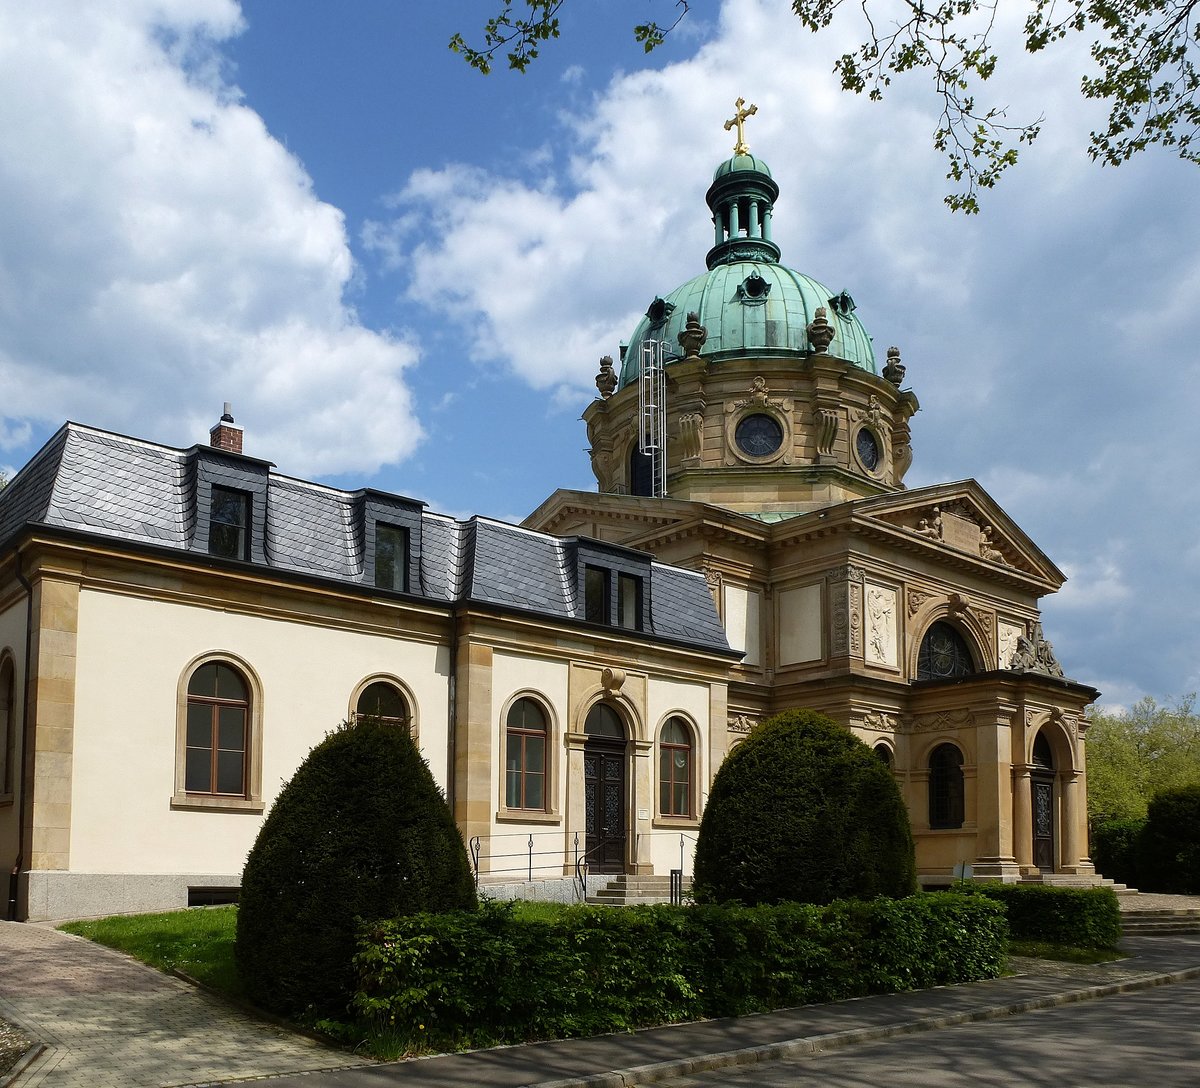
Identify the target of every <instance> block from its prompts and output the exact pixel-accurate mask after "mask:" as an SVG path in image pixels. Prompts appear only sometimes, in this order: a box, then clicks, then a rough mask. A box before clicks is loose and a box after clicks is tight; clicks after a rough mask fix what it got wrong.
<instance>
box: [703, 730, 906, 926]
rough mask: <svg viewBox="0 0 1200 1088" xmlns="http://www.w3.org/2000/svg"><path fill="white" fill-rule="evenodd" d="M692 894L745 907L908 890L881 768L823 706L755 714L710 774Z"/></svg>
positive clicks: (902, 838)
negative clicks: (754, 722) (762, 717)
mask: <svg viewBox="0 0 1200 1088" xmlns="http://www.w3.org/2000/svg"><path fill="white" fill-rule="evenodd" d="M693 890H694V894H695V897H696V899H697V900H698V901H699V902H702V903H744V904H747V905H754V904H758V903H783V902H789V901H790V902H798V903H829V902H832V901H833V900H835V899H847V898H859V899H871V898H874V897H875V896H880V895H883V896H894V897H901V896H905V895H910V894H912V893H913V892H914V891H915V890H916V864H915V861H914V856H913V842H912V832H911V830H910V829H909V823H908V812H907V810H906V809H905V807H904V801H903V799H902V798H901V796H900V790H899V788H898V787H897V785H896V781H895V779H894V778H893V777H892V773H891V771H890V770H888V768H887V767H886V766H885V765H884V764H883V763H882V762H881V761H880V760H879V758H878V757H877V756H876V755H875V754H874V753H873V752H872V751H871V749H870V748H868V747H867V746H866V745H865V744H864V743H863V742H862V741H860V740H859V739H858V738H857V737H855V736H854V735H853V734H852V733H850V731H849V730H847V729H845V728H844V727H843V726H840V725H838V724H837V723H836V722H834V721H832V720H831V719H829V718H827V717H825V716H824V715H822V714H817V713H815V712H814V711H811V710H789V711H787V712H785V713H783V714H779V715H776V716H775V717H773V718H769V719H767V720H766V721H763V722H762V723H760V724H759V725H758V726H756V727H755V728H754V730H753V731H752V732H751V733H750V734H749V736H747V737H746V739H745V740H744V741H743V742H742V743H741V744H740V745H739V746H738V747H737V748H735V749H734V750H733V751H732V752H731V753H730V754H729V756H728V757H727V758H726V760H725V762H724V763H722V764H721V767H720V769H719V770H718V771H717V777H716V780H715V781H714V782H713V787H712V791H711V793H710V795H709V798H708V805H707V807H706V808H705V810H704V818H703V820H702V821H701V823H700V835H699V840H698V842H697V844H696V869H695V880H694V888H693Z"/></svg>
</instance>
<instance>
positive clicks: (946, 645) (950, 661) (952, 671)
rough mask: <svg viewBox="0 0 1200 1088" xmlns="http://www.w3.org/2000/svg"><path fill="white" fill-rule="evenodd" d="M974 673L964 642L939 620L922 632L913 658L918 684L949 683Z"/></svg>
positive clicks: (949, 626)
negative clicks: (936, 681) (915, 661)
mask: <svg viewBox="0 0 1200 1088" xmlns="http://www.w3.org/2000/svg"><path fill="white" fill-rule="evenodd" d="M974 671H975V661H974V659H973V658H972V657H971V649H970V647H969V646H967V642H966V639H964V638H963V637H962V635H960V634H959V633H958V631H956V630H955V629H954V628H953V627H952V626H951V625H950V624H948V623H946V622H945V621H944V620H939V621H938V622H937V623H935V624H933V626H932V627H930V628H929V630H928V631H926V632H925V637H924V638H923V639H922V640H921V649H920V652H919V653H918V654H917V679H918V680H952V679H957V678H958V677H960V676H970V675H971V674H972V673H973V672H974Z"/></svg>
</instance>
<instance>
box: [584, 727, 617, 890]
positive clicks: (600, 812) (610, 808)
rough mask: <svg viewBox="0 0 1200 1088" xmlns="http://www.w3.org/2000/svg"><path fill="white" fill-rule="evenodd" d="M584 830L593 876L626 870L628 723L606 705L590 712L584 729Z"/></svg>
mask: <svg viewBox="0 0 1200 1088" xmlns="http://www.w3.org/2000/svg"><path fill="white" fill-rule="evenodd" d="M583 731H584V733H585V734H586V735H587V740H586V741H585V742H584V746H583V795H584V829H585V833H586V834H585V837H586V847H585V848H586V850H587V858H588V863H589V865H590V867H591V869H592V871H593V872H600V873H619V872H622V871H623V870H624V868H625V810H626V807H627V803H626V798H627V795H628V787H627V774H626V768H627V760H626V758H625V747H626V744H625V742H626V734H625V723H624V722H622V721H621V717H620V715H619V714H618V713H617V712H616V711H615V710H613V708H612V707H611V706H609V705H608V704H606V703H597V704H596V705H595V706H594V707H592V709H591V710H589V711H588V716H587V719H586V721H585V722H584V725H583Z"/></svg>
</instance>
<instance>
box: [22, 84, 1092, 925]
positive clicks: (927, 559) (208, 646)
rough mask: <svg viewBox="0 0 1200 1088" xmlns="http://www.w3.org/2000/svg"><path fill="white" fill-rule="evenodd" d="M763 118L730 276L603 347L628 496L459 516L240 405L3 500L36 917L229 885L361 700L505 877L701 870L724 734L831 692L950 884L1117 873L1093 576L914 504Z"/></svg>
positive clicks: (532, 887)
mask: <svg viewBox="0 0 1200 1088" xmlns="http://www.w3.org/2000/svg"><path fill="white" fill-rule="evenodd" d="M743 105H744V104H743V103H742V102H741V101H740V100H739V103H738V113H737V115H736V116H735V118H734V120H733V121H731V122H730V123H729V124H728V125H727V126H726V127H727V128H729V127H732V126H733V125H735V124H736V126H737V129H738V142H737V146H736V147H735V149H734V154H733V156H732V157H731V158H729V159H728V160H726V161H725V162H723V163H722V164H721V165H720V166H719V167H718V168H717V171H716V174H715V176H714V178H713V182H712V185H711V187H710V188H709V190H708V195H707V201H708V205H709V209H710V211H711V215H712V222H713V227H714V235H713V244H712V248H711V249H710V250H709V251H708V257H707V266H708V267H707V270H706V271H705V272H703V273H702V274H700V275H699V276H697V277H695V278H694V279H692V280H690V281H688V282H687V283H685V284H684V285H683V286H681V287H678V288H676V289H675V290H673V291H669V292H666V293H664V294H662V295H656V296H654V297H653V299H652V301H651V302H650V303H649V305H648V307H647V310H646V314H645V317H644V318H642V320H641V321H640V323H639V324H638V326H637V328H636V329H635V330H634V332H633V335H632V337H631V339H630V341H629V342H628V344H626V345H623V346H622V348H621V352H620V358H619V361H618V362H616V363H614V362H613V360H612V359H611V358H610V357H605V358H604V359H603V360H602V361H601V366H600V373H599V375H598V376H597V386H598V391H599V396H598V397H597V399H596V400H594V401H593V402H592V404H591V405H590V406H589V407H588V408H587V410H586V411H585V413H584V419H585V421H586V424H587V429H588V437H589V440H590V445H591V458H592V465H593V468H594V470H595V474H596V479H597V483H598V490H597V491H596V492H577V491H557V492H555V493H554V494H553V495H551V496H550V497H549V498H548V499H547V500H546V501H545V502H544V503H543V504H542V505H541V506H540V507H538V509H537V510H536V511H534V513H533V514H531V515H530V517H529V518H528V519H526V522H525V523H524V525H522V526H514V525H508V524H504V523H501V522H497V521H493V520H491V519H487V518H482V517H476V518H471V519H469V520H467V521H459V520H456V519H453V518H449V517H445V516H442V515H439V514H436V513H433V512H431V511H429V510H427V509H425V508H424V506H423V504H421V503H419V502H416V501H413V500H411V499H407V498H405V497H403V496H400V495H395V494H389V493H384V492H381V491H376V490H372V489H363V490H359V491H343V490H339V489H336V488H332V487H328V486H325V485H321V484H315V483H309V482H306V481H302V480H297V479H293V478H291V477H288V476H285V475H283V474H281V473H280V472H278V471H277V470H276V468H275V466H274V465H272V464H271V463H270V462H268V461H265V460H261V459H259V458H258V457H257V456H253V455H250V454H248V453H244V452H243V434H242V431H241V428H240V427H239V426H238V425H237V424H236V422H235V421H234V420H233V417H232V414H231V413H230V411H229V409H228V406H227V408H226V413H225V415H224V416H223V417H222V419H221V421H220V422H219V423H218V424H217V425H216V426H215V427H214V428H213V430H212V433H211V435H210V442H209V443H208V444H202V445H195V446H191V447H189V448H173V447H168V446H163V445H159V444H156V443H151V442H147V441H143V440H140V439H137V438H131V437H126V436H123V435H117V434H113V433H110V432H106V431H102V430H98V429H96V428H93V427H88V426H83V425H80V424H75V423H67V424H65V425H64V426H63V427H62V428H61V429H60V430H59V431H58V432H57V433H56V434H55V435H54V436H53V437H52V438H51V439H50V440H49V441H48V442H47V444H46V445H45V446H44V447H43V449H42V450H41V451H39V452H38V453H37V454H36V455H35V456H34V458H33V459H32V460H31V461H30V462H29V464H28V465H26V466H25V467H24V468H23V469H22V470H21V472H20V473H18V474H17V475H16V477H15V478H14V479H13V480H12V482H11V483H10V484H9V486H8V487H7V488H5V489H4V490H3V491H0V865H3V867H4V871H5V872H6V873H10V874H11V875H10V879H9V882H8V896H7V899H8V916H10V917H17V918H28V919H43V918H62V917H70V916H85V915H99V914H107V913H116V912H123V911H137V910H151V909H165V908H170V907H177V906H182V905H186V904H187V903H189V902H191V903H203V902H211V901H216V900H219V899H222V898H226V897H230V896H232V895H233V894H235V892H236V888H237V885H238V882H239V880H240V872H241V867H242V864H243V863H244V860H245V857H246V854H247V852H248V851H249V849H250V846H251V845H252V843H253V841H254V838H255V835H256V833H257V831H258V828H259V827H260V826H261V822H262V817H263V814H264V812H265V811H266V810H267V809H268V808H269V806H270V804H271V802H272V800H273V799H274V797H275V796H276V795H277V793H278V790H279V788H280V785H281V783H282V782H283V781H286V780H287V779H288V778H289V777H290V775H291V774H292V772H293V771H294V770H295V768H296V767H297V765H298V764H299V763H300V761H301V760H302V759H303V758H304V756H305V754H306V753H307V751H308V750H309V749H310V748H311V747H312V746H313V745H314V744H316V743H317V742H319V741H320V740H321V739H322V738H323V737H324V736H325V735H326V733H328V732H329V731H330V730H331V729H333V728H336V727H337V725H338V724H339V723H340V722H342V721H344V720H353V718H354V717H355V716H356V715H365V714H373V715H379V716H382V717H383V718H385V719H388V720H391V721H394V722H395V724H396V726H397V728H407V729H410V730H411V731H412V732H413V734H414V736H415V737H416V739H417V742H418V744H419V746H420V748H421V750H422V753H423V754H424V756H425V758H426V760H427V761H428V763H429V765H430V768H431V769H432V771H433V774H434V777H435V779H436V780H437V781H438V783H439V785H440V786H441V787H442V788H443V790H444V791H445V793H446V796H447V800H448V802H449V804H450V805H451V808H452V810H453V812H454V814H455V818H456V820H457V822H458V825H459V828H460V830H461V832H462V834H463V838H464V841H465V842H466V843H467V844H468V847H469V850H470V853H471V857H472V862H473V864H474V866H475V868H476V872H477V874H478V877H479V882H480V887H481V889H483V890H485V891H486V890H489V889H491V890H492V891H493V892H495V893H498V894H504V895H514V896H521V895H529V896H534V895H545V896H550V897H557V898H570V897H571V896H572V895H574V894H575V888H576V879H577V877H578V876H579V875H584V874H586V873H591V874H593V875H592V878H591V884H594V883H595V880H596V878H597V877H596V875H597V874H600V875H603V876H608V875H613V876H616V875H623V876H625V877H626V878H628V879H631V880H637V879H639V878H645V879H649V878H661V877H664V876H666V875H667V874H668V873H670V872H671V871H672V870H680V869H682V870H683V873H684V877H685V879H687V878H689V877H690V873H691V851H692V848H693V847H694V844H695V836H696V831H697V829H698V827H699V821H700V816H701V813H702V811H703V805H704V801H705V799H706V797H707V793H708V787H709V785H710V783H711V781H712V778H713V775H714V774H715V773H716V771H717V768H718V767H719V766H720V763H721V761H722V759H723V758H724V756H725V754H726V753H727V752H728V750H729V749H730V748H731V747H732V746H733V745H736V744H737V743H739V742H740V741H741V740H742V739H743V738H744V736H745V735H746V733H747V732H749V731H750V730H751V729H752V728H753V726H754V724H755V723H756V722H757V721H759V720H761V719H762V718H764V717H766V716H769V715H770V714H773V713H776V712H778V711H780V710H784V709H787V708H790V707H800V706H803V707H812V708H814V709H817V710H819V711H822V712H823V713H826V714H828V715H830V716H831V717H833V718H835V719H836V720H838V721H840V722H843V723H844V724H845V725H846V726H847V727H848V728H849V729H851V730H852V731H853V732H855V733H856V734H857V735H858V736H860V737H862V738H863V739H864V740H865V741H866V742H867V743H868V744H870V745H871V746H873V748H874V749H875V751H876V753H877V754H878V756H879V758H880V759H882V760H885V761H886V762H887V763H888V765H889V766H890V767H891V768H892V771H893V773H894V774H895V775H896V778H897V780H898V782H899V783H900V785H901V789H902V791H903V794H904V796H905V798H906V801H907V803H908V808H909V813H910V816H911V820H912V826H913V834H914V839H915V841H916V850H917V867H918V872H919V875H920V879H921V881H922V883H924V884H925V885H927V886H937V885H939V884H944V883H947V882H949V881H950V880H951V879H953V878H954V874H955V873H956V872H958V873H961V872H962V871H963V870H962V868H961V867H962V866H964V865H965V866H970V871H971V872H972V874H973V875H974V876H976V877H981V878H982V877H989V878H999V879H1003V880H1009V881H1012V880H1018V879H1037V880H1046V881H1060V882H1087V881H1092V880H1095V879H1096V876H1095V872H1094V869H1093V867H1092V865H1091V862H1090V861H1089V860H1088V857H1087V828H1086V770H1085V757H1084V736H1085V732H1086V726H1087V719H1086V716H1085V711H1086V707H1087V706H1088V704H1089V703H1090V702H1092V701H1093V700H1094V699H1095V698H1096V696H1097V692H1096V691H1095V690H1094V689H1092V688H1090V687H1087V686H1085V685H1082V684H1078V683H1075V682H1073V681H1071V680H1069V679H1066V678H1065V677H1064V676H1063V672H1062V669H1061V668H1060V667H1059V666H1058V663H1057V662H1056V660H1055V658H1054V654H1053V650H1052V649H1051V647H1050V644H1049V643H1048V642H1047V641H1046V640H1045V638H1044V637H1043V635H1042V630H1041V624H1040V617H1039V611H1038V601H1039V600H1040V598H1042V597H1043V596H1045V595H1046V594H1048V593H1052V592H1054V591H1055V590H1056V589H1058V588H1059V587H1060V586H1061V585H1062V583H1063V575H1062V574H1061V572H1060V571H1059V570H1058V569H1057V568H1056V567H1055V566H1054V564H1053V563H1052V562H1051V561H1050V560H1049V559H1048V558H1047V557H1046V556H1045V555H1044V554H1043V553H1042V552H1041V551H1040V550H1039V549H1038V547H1037V546H1036V545H1035V544H1034V543H1033V541H1032V540H1030V539H1029V538H1028V537H1027V536H1026V535H1025V534H1024V533H1023V532H1022V531H1021V529H1020V528H1019V527H1018V526H1017V525H1015V524H1014V523H1013V521H1012V520H1011V519H1010V518H1009V517H1008V516H1007V515H1006V514H1005V513H1004V511H1003V510H1001V509H1000V507H999V506H998V505H997V504H996V503H995V501H994V500H993V499H992V498H991V497H990V496H989V495H987V493H986V492H984V490H983V489H982V488H981V487H980V486H979V485H978V484H977V483H975V482H974V481H973V480H963V481H959V482H954V483H946V484H939V485H936V486H933V487H923V488H920V489H914V490H908V489H906V488H905V486H904V484H903V478H904V475H905V473H906V471H907V470H908V468H909V465H910V463H911V461H912V458H913V453H912V447H911V445H910V423H911V421H912V417H913V415H914V413H915V412H916V411H917V408H918V404H917V399H916V396H915V395H914V394H913V392H912V391H911V390H909V389H908V388H906V387H905V385H904V379H905V367H904V364H903V363H902V362H901V360H900V354H899V352H898V351H897V350H896V349H895V348H890V349H888V351H887V353H886V356H885V360H884V363H883V365H882V366H880V365H879V363H878V361H877V358H876V353H875V349H874V346H873V343H872V340H871V338H870V337H869V336H868V335H867V332H866V331H865V329H864V327H863V325H862V324H861V323H860V321H859V318H858V316H857V313H856V311H855V305H854V302H853V300H852V298H851V297H850V295H849V294H848V293H847V292H845V291H842V292H840V293H838V294H834V293H833V292H831V291H830V290H829V289H827V288H825V287H823V286H822V285H821V284H820V283H818V282H817V281H816V280H813V279H811V278H809V277H808V276H805V275H802V274H801V273H799V272H796V271H794V270H792V269H790V268H788V267H787V266H786V265H784V264H783V263H781V256H782V255H781V252H780V249H779V247H778V245H776V243H775V242H774V241H772V237H771V233H772V231H771V225H772V217H773V214H774V207H775V202H776V199H777V197H778V195H779V189H778V186H777V185H776V183H775V181H774V179H773V178H772V176H771V172H770V170H769V169H768V167H767V165H766V164H765V163H764V162H763V161H762V160H761V159H760V158H758V157H756V156H754V155H752V154H750V152H749V149H748V147H747V146H746V144H745V141H744V138H743V132H742V124H743V122H744V119H745V117H746V116H748V115H749V113H750V112H752V109H751V110H745V109H743V108H742V107H743ZM701 237H702V236H701V235H699V233H698V241H699V240H700V238H701ZM647 293H648V294H649V293H650V292H649V291H648V292H647ZM254 452H255V453H257V452H258V451H254ZM263 452H269V451H263ZM798 862H799V863H801V864H802V863H803V859H798ZM589 886H591V885H589Z"/></svg>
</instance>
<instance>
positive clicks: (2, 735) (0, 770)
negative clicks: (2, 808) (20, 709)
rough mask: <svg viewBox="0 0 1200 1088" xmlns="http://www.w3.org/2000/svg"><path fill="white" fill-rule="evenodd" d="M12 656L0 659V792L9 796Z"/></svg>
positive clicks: (13, 742) (13, 740) (13, 735)
mask: <svg viewBox="0 0 1200 1088" xmlns="http://www.w3.org/2000/svg"><path fill="white" fill-rule="evenodd" d="M13 675H14V670H13V663H12V658H11V657H8V656H5V657H4V658H2V659H0V794H4V795H6V796H11V795H12V792H13V782H14V779H15V777H16V769H15V767H14V763H15V762H16V760H15V758H14V757H15V756H16V748H17V713H16V699H15V698H14V687H13Z"/></svg>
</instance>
